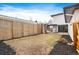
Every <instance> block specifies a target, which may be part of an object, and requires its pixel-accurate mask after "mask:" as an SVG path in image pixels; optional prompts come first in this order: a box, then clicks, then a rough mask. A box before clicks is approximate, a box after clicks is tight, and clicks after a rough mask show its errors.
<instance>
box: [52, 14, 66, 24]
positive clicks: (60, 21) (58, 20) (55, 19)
mask: <svg viewBox="0 0 79 59" xmlns="http://www.w3.org/2000/svg"><path fill="white" fill-rule="evenodd" d="M51 20H52V24H58V25H62V24H65V18H64V14H61V15H56V16H53V17H52V19H51Z"/></svg>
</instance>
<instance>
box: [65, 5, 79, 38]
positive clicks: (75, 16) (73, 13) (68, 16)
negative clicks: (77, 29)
mask: <svg viewBox="0 0 79 59" xmlns="http://www.w3.org/2000/svg"><path fill="white" fill-rule="evenodd" d="M78 8H79V4H75V5H73V6H69V7H65V8H64V14H65V22H66V23H68V33H69V35H70V37H71V38H72V40H74V38H73V23H75V22H78V21H79V9H78Z"/></svg>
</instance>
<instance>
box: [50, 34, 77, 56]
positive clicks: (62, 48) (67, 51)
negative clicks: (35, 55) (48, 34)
mask: <svg viewBox="0 0 79 59" xmlns="http://www.w3.org/2000/svg"><path fill="white" fill-rule="evenodd" d="M63 37H64V38H65V39H66V40H67V41H68V42H71V39H70V37H69V36H68V35H64V36H63ZM50 55H78V53H77V52H76V51H75V48H74V46H72V45H68V44H67V43H62V42H57V44H55V45H54V48H53V49H52V51H51V52H50Z"/></svg>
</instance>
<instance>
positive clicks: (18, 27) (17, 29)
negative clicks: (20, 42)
mask: <svg viewBox="0 0 79 59" xmlns="http://www.w3.org/2000/svg"><path fill="white" fill-rule="evenodd" d="M22 30H23V29H22V23H21V22H17V21H13V38H18V37H22V36H23V31H22Z"/></svg>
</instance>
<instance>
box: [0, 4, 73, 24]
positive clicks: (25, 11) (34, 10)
mask: <svg viewBox="0 0 79 59" xmlns="http://www.w3.org/2000/svg"><path fill="white" fill-rule="evenodd" d="M71 5H73V4H72V3H0V14H1V15H6V16H11V17H16V18H21V19H25V20H32V21H38V22H42V23H47V22H48V21H49V20H50V19H51V17H50V15H54V14H57V13H63V8H64V7H67V6H71Z"/></svg>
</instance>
